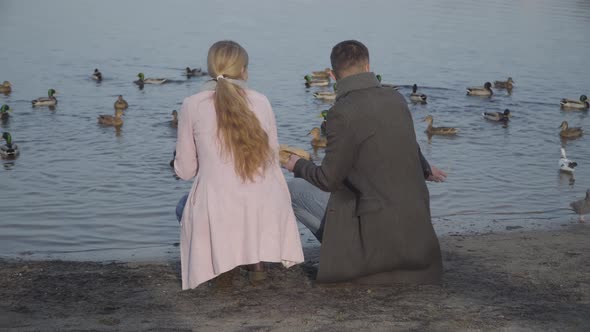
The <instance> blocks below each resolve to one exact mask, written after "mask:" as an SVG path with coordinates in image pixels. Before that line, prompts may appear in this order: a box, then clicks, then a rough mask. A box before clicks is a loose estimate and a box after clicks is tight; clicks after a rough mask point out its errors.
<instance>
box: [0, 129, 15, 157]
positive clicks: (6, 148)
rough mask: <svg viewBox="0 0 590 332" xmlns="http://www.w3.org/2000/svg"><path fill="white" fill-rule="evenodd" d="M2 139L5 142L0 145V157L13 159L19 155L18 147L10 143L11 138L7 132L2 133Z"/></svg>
mask: <svg viewBox="0 0 590 332" xmlns="http://www.w3.org/2000/svg"><path fill="white" fill-rule="evenodd" d="M2 139H3V140H5V141H6V143H5V144H4V145H0V157H2V158H4V159H14V158H16V157H18V155H19V154H20V150H19V148H18V146H17V145H16V144H14V143H12V136H11V135H10V133H8V132H3V133H2Z"/></svg>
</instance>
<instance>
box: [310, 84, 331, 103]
mask: <svg viewBox="0 0 590 332" xmlns="http://www.w3.org/2000/svg"><path fill="white" fill-rule="evenodd" d="M313 97H314V98H316V99H321V100H325V101H332V100H336V83H334V91H316V92H314V93H313Z"/></svg>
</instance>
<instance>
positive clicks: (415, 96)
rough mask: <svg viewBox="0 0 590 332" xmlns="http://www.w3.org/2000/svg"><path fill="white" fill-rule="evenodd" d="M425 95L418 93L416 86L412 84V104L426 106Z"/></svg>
mask: <svg viewBox="0 0 590 332" xmlns="http://www.w3.org/2000/svg"><path fill="white" fill-rule="evenodd" d="M426 98H427V97H426V95H425V94H423V93H418V85H417V84H414V85H413V86H412V93H411V94H410V100H411V101H412V102H414V103H420V104H426Z"/></svg>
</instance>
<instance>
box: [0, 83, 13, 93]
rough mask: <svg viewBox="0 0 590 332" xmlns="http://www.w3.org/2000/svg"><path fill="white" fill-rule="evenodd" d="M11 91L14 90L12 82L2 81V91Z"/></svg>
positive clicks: (0, 87) (0, 89)
mask: <svg viewBox="0 0 590 332" xmlns="http://www.w3.org/2000/svg"><path fill="white" fill-rule="evenodd" d="M11 91H12V84H10V82H8V81H4V82H2V84H0V92H2V93H10V92H11Z"/></svg>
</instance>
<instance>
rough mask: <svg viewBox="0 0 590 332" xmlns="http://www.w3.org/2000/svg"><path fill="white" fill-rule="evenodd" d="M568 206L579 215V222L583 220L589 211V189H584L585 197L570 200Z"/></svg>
mask: <svg viewBox="0 0 590 332" xmlns="http://www.w3.org/2000/svg"><path fill="white" fill-rule="evenodd" d="M570 207H571V208H572V210H574V212H575V213H577V214H579V215H580V222H584V215H585V214H588V213H590V189H587V190H586V198H584V199H581V200H578V201H574V202H571V203H570Z"/></svg>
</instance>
